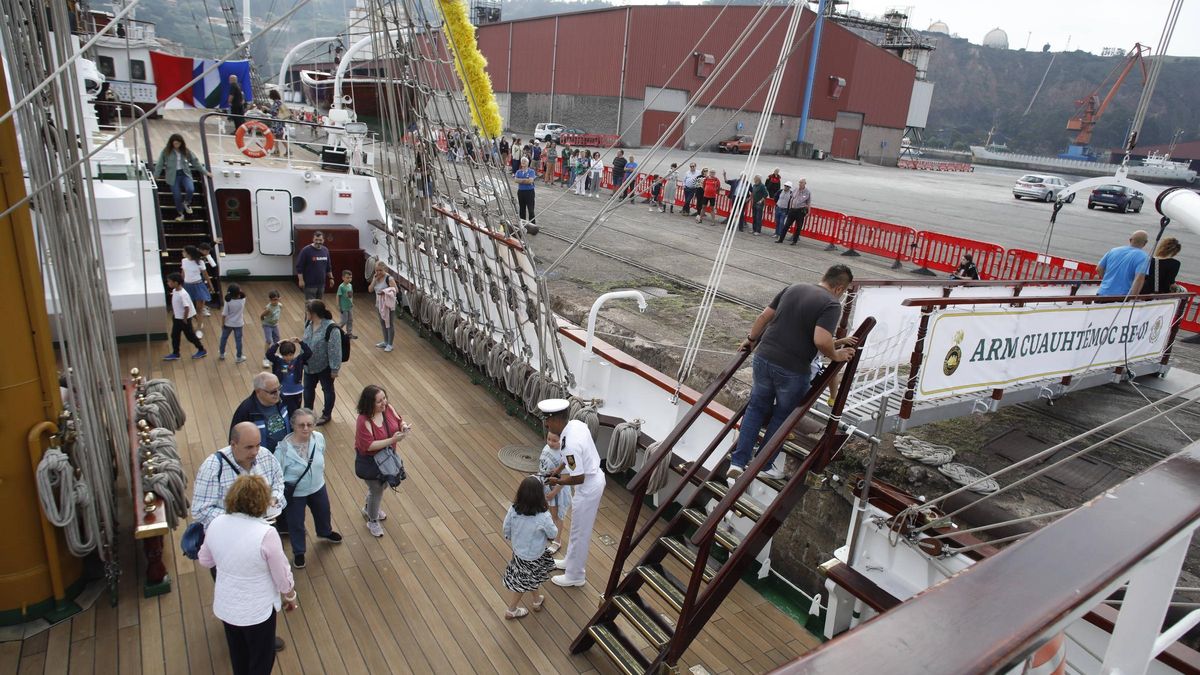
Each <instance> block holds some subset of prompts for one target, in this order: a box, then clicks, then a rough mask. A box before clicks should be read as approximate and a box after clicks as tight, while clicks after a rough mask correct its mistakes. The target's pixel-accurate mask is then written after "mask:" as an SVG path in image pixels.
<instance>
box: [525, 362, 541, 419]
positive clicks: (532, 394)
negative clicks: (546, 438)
mask: <svg viewBox="0 0 1200 675" xmlns="http://www.w3.org/2000/svg"><path fill="white" fill-rule="evenodd" d="M542 383H543V380H542V374H541V373H539V372H537V371H536V370H535V371H532V372H531V373H529V377H527V378H526V379H525V386H524V387H523V388H522V389H521V392H522V393H521V398H522V400H524V401H525V410H526V411H527V412H530V413H534V412H537V409H538V407H537V404H538V401H541V400H542Z"/></svg>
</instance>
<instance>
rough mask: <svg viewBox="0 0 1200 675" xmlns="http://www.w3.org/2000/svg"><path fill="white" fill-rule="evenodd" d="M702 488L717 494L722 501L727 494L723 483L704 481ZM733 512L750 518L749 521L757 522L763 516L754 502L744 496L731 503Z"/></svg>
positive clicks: (727, 491) (726, 487)
mask: <svg viewBox="0 0 1200 675" xmlns="http://www.w3.org/2000/svg"><path fill="white" fill-rule="evenodd" d="M704 487H705V489H707V490H708V491H710V492H713V493H715V494H717V495H718V496H720V497H721V498H722V499H724V498H725V495H727V494H729V486H728V485H726V484H725V483H721V482H718V481H715V480H710V481H705V482H704ZM733 510H734V511H737V512H738V513H740V514H742V515H743V516H745V517H747V518H750V519H751V520H758V519H759V518H762V515H763V509H762V507H761V506H759V505H758V504H756V503H754V500H752V499H750V498H749V497H746V496H745V495H742V496H741V497H738V498H737V501H735V502H734V503H733Z"/></svg>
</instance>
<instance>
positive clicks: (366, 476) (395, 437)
mask: <svg viewBox="0 0 1200 675" xmlns="http://www.w3.org/2000/svg"><path fill="white" fill-rule="evenodd" d="M410 429H412V427H410V426H409V425H407V424H405V423H404V419H403V418H402V417H400V415H399V414H397V413H396V409H395V408H393V407H392V406H391V405H389V404H388V398H387V392H386V391H384V390H383V387H379V386H376V385H373V384H369V385H367V386H366V387H364V388H363V390H362V395H361V396H359V397H358V421H357V422H356V423H355V427H354V452H355V453H356V456H355V458H354V475H356V476H358V477H359V478H360V479H362V480H363V482H365V483H366V484H367V503H366V506H365V507H364V508H363V515H364V516H365V517H366V519H367V530H368V531H369V532H370V533H371V534H372V535H373V536H376V537H382V536H383V526H382V525H380V524H379V521H381V520H383V519H384V518H386V516H384V515H383V512H382V511H381V510H380V509H379V502H380V501H382V500H383V490H384V488H387V487H389V486H391V487H396V486H397V485H399V484H400V481H401V480H403V479H404V465H403V463H401V462H399V455H398V454H397V452H396V445H397V444H399V443H400V441H402V440H404V438H405V437H406V436H408V432H409V430H410ZM392 465H398V470H397V468H393V466H392Z"/></svg>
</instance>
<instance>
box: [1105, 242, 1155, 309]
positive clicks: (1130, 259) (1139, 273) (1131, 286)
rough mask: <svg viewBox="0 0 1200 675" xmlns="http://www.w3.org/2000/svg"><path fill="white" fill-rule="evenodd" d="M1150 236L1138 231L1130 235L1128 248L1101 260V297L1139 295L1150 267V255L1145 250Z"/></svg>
mask: <svg viewBox="0 0 1200 675" xmlns="http://www.w3.org/2000/svg"><path fill="white" fill-rule="evenodd" d="M1148 241H1150V235H1149V234H1147V233H1146V231H1145V230H1138V231H1137V232H1134V233H1133V234H1131V235H1129V245H1128V246H1118V247H1116V248H1114V249H1112V250H1111V251H1109V252H1108V253H1105V254H1104V257H1103V258H1101V259H1100V262H1099V264H1098V265H1097V268H1098V269H1097V271H1098V272H1099V273H1100V278H1101V279H1102V281H1101V282H1100V293H1099V294H1100V295H1120V296H1126V295H1137V294H1138V293H1140V292H1141V291H1142V282H1144V281H1145V280H1146V272H1147V271H1148V270H1149V267H1150V254H1149V253H1146V251H1145V250H1144V249H1145V248H1146V242H1148Z"/></svg>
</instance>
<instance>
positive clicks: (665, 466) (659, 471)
mask: <svg viewBox="0 0 1200 675" xmlns="http://www.w3.org/2000/svg"><path fill="white" fill-rule="evenodd" d="M660 445H662V441H654V442H653V443H651V444H650V445H649V447H647V448H646V458H645V460H643V461H650V458H651V457H653V456H654V453H656V452H658V448H659V446H660ZM670 474H671V456H670V455H668V456H666V457H663V460H662V461H661V462H659V463H658V466H656V467H654V471H653V472H651V474H650V480H649V482H648V483H647V484H646V490H647V492H649V493H650V494H654V493H656V492H658V491H659V490H661V489H663V488H664V487H666V486H667V478H668V477H669V476H670Z"/></svg>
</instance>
